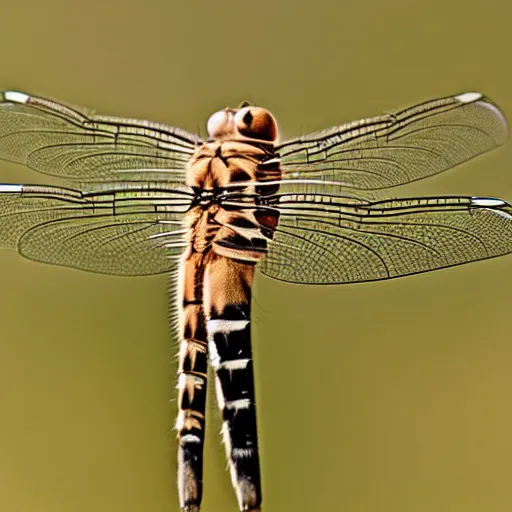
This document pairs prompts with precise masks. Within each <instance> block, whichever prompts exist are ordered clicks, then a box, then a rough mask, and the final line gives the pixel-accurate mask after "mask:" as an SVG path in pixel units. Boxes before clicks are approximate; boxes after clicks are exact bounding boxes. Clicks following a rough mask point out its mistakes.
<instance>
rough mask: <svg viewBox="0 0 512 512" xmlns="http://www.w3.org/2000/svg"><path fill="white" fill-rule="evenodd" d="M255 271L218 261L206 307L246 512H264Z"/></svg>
mask: <svg viewBox="0 0 512 512" xmlns="http://www.w3.org/2000/svg"><path fill="white" fill-rule="evenodd" d="M253 276H254V265H252V264H248V263H242V262H236V261H233V260H231V259H229V258H225V257H223V256H218V255H212V260H211V263H210V264H208V265H207V266H206V269H205V279H204V306H205V313H206V318H207V323H206V326H207V333H208V349H209V357H210V363H211V365H212V367H213V369H214V371H215V387H216V392H217V401H218V404H219V408H220V409H221V412H222V421H223V424H222V435H223V440H224V444H225V448H226V455H227V457H228V462H229V467H230V472H231V479H232V483H233V487H234V488H235V491H236V495H237V498H238V504H239V508H240V510H253V511H256V510H259V508H260V505H261V483H260V469H259V455H258V437H257V425H256V401H255V392H254V375H253V362H252V349H251V325H250V300H251V285H252V279H253Z"/></svg>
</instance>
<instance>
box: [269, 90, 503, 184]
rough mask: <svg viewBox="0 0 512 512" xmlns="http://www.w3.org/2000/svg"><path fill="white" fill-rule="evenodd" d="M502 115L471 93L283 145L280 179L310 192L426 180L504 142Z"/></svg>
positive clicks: (279, 150) (417, 106) (311, 135)
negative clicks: (306, 183) (309, 184)
mask: <svg viewBox="0 0 512 512" xmlns="http://www.w3.org/2000/svg"><path fill="white" fill-rule="evenodd" d="M507 130H508V129H507V123H506V120H505V117H504V115H503V113H502V112H501V111H500V110H499V109H498V107H497V106H496V105H494V104H493V103H492V102H491V101H490V100H489V99H487V98H485V97H484V96H482V95H481V94H479V93H465V94H459V95H457V96H450V97H447V98H441V99H436V100H432V101H427V102H424V103H420V104H418V105H415V106H413V107H410V108H406V109H403V110H397V111H394V112H390V113H386V114H383V115H381V116H377V117H372V118H368V119H361V120H360V121H355V122H352V123H348V124H344V125H341V126H338V127H334V128H331V129H328V130H323V131H319V132H315V133H312V134H310V135H305V136H303V137H298V138H296V139H292V140H289V141H286V142H284V143H282V144H280V145H278V147H277V151H278V153H279V154H280V156H281V169H282V172H283V179H287V180H297V179H299V180H305V179H307V180H311V181H314V180H316V181H317V182H318V187H317V191H319V192H320V191H322V190H327V189H330V190H334V188H333V187H335V186H337V187H341V188H346V189H349V190H380V189H386V188H389V187H394V186H397V185H403V184H405V183H409V182H412V181H415V180H419V179H422V178H426V177H428V176H432V175H434V174H437V173H439V172H442V171H444V170H446V169H449V168H451V167H453V166H455V165H457V164H460V163H462V162H464V161H466V160H469V159H470V158H473V157H474V156H476V155H479V154H481V153H484V152H486V151H489V150H491V149H493V148H495V147H496V146H499V145H500V144H503V143H504V142H505V140H506V138H507Z"/></svg>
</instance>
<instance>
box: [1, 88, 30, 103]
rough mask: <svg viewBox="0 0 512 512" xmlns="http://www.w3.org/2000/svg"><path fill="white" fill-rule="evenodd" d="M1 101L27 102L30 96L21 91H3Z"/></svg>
mask: <svg viewBox="0 0 512 512" xmlns="http://www.w3.org/2000/svg"><path fill="white" fill-rule="evenodd" d="M2 96H3V101H4V102H10V103H28V102H29V100H30V96H29V95H28V94H26V93H24V92H21V91H3V93H2Z"/></svg>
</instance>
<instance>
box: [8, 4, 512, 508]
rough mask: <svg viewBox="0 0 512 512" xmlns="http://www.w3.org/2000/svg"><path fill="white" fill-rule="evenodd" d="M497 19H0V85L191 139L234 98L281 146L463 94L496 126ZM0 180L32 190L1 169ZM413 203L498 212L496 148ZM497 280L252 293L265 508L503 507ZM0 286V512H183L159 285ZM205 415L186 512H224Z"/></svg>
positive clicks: (463, 276)
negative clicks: (266, 114)
mask: <svg viewBox="0 0 512 512" xmlns="http://www.w3.org/2000/svg"><path fill="white" fill-rule="evenodd" d="M511 20H512V6H511V4H510V1H509V0H494V1H493V0H486V1H484V2H478V3H477V2H469V1H468V0H452V1H450V0H432V1H429V2H422V3H418V2H412V1H410V0H387V1H386V2H382V1H377V0H369V1H364V2H358V1H355V0H352V1H340V0H333V1H328V0H315V1H311V2H297V1H294V0H287V1H286V2H278V1H271V0H263V1H258V2H249V1H240V0H236V1H235V0H233V1H219V2H208V1H205V2H199V1H190V2H188V1H185V0H182V1H180V2H177V1H171V0H144V1H140V2H137V1H135V0H122V1H121V0H115V1H111V2H105V1H101V2H100V1H99V0H95V1H94V0H93V1H87V2H85V1H69V0H67V1H65V0H60V1H59V0H46V1H45V2H38V1H36V0H25V1H24V2H13V1H11V2H3V3H2V8H1V27H2V28H1V31H0V48H1V51H0V88H2V89H4V88H17V89H21V90H25V91H27V92H32V93H34V94H40V95H46V96H50V97H54V98H58V99H60V100H62V101H67V102H70V103H73V104H77V105H84V106H89V107H92V108H94V109H96V110H97V111H100V112H101V113H106V114H112V115H125V116H131V117H138V118H147V119H153V120H158V121H161V122H166V123H169V124H173V125H176V126H181V127H183V128H185V129H188V130H190V131H196V130H198V129H201V130H203V133H204V128H203V127H204V123H205V121H206V118H207V116H208V115H209V114H210V113H211V112H212V111H214V110H216V109H218V108H223V107H225V106H226V105H232V106H236V105H237V104H238V103H239V102H240V101H241V100H244V99H248V100H250V101H252V102H255V103H258V104H260V105H262V106H265V107H267V108H269V109H270V110H272V111H273V112H274V114H275V115H276V116H277V119H278V121H279V122H280V127H281V133H282V134H283V136H295V135H298V134H300V133H304V132H307V131H311V130H314V129H319V128H322V127H326V126H330V125H333V124H338V123H340V122H343V121H349V120H352V119H358V118H360V117H364V116H368V115H373V114H378V113H380V112H382V111H384V110H386V109H392V108H395V107H399V106H405V105H408V104H411V103H414V102H417V101H421V100H424V99H427V98H431V97H436V96H442V95H447V94H452V93H460V92H463V91H473V90H477V91H482V92H484V93H486V94H487V95H489V96H490V97H491V98H492V99H494V101H496V102H497V103H498V104H499V105H500V106H501V107H502V108H503V109H504V111H505V113H506V114H507V115H508V117H509V118H510V119H512V64H511V62H512V60H511V51H512V48H511V38H510V30H511ZM0 181H3V182H23V181H24V182H45V181H48V180H47V179H46V178H45V177H41V176H36V175H33V174H31V173H30V172H28V171H23V170H22V169H21V168H19V167H16V166H14V165H6V164H2V165H1V167H0ZM412 192H414V193H417V194H434V193H462V194H475V195H496V196H499V197H503V198H505V199H509V200H512V147H511V146H508V147H504V148H501V149H499V150H497V151H495V152H494V154H488V155H486V156H483V157H480V158H477V159H476V160H474V161H473V162H471V163H469V164H467V165H464V166H462V167H459V168H458V169H456V170H453V171H451V172H449V173H446V174H445V175H442V176H438V177H437V178H432V179H430V180H428V181H426V182H424V183H418V184H416V185H414V186H413V187H409V188H408V189H406V190H405V191H404V192H403V193H412ZM395 194H396V195H401V194H402V191H397V192H395ZM511 271H512V256H510V257H508V258H507V257H504V258H501V259H498V260H493V261H487V262H481V263H474V264H471V265H467V266H465V267H458V268H454V269H449V270H444V271H439V272H435V273H431V274H424V275H420V276H416V277H411V278H405V279H400V280H395V281H390V282H382V283H376V284H365V285H348V286H338V287H301V286H297V285H286V284H284V283H279V282H274V281H272V280H270V279H268V278H264V277H262V276H258V279H257V282H256V285H255V301H254V325H253V327H254V329H253V332H254V336H253V337H254V344H255V348H254V352H255V357H256V358H257V362H256V376H257V398H258V406H259V410H258V412H259V430H260V436H261V438H260V439H261V457H262V471H263V487H264V489H263V490H264V510H265V511H266V512H286V511H294V512H303V511H304V512H306V511H307V512H310V511H316V510H318V511H320V510H321V511H327V510H328V511H348V512H356V511H357V512H375V511H379V512H387V511H390V512H391V511H392V512H411V511H414V512H434V511H435V512H458V511H464V512H477V511H478V512H508V511H509V510H511V509H512V485H511V472H512V467H511V460H512V440H511V432H512V403H511V402H512V401H511V393H512V359H511V356H512V339H511V336H510V333H511V325H512V310H511V306H512V276H511ZM0 279H1V281H0V283H1V286H0V510H6V511H9V512H46V511H48V512H92V511H94V512H165V511H177V509H178V506H177V496H176V491H175V485H174V481H175V474H174V471H175V446H174V432H173V431H172V424H173V421H174V413H175V409H176V402H175V401H174V372H175V369H176V363H175V354H176V351H177V345H176V340H175V339H173V338H171V337H169V335H168V332H167V306H166V284H167V283H166V279H165V277H155V278H145V279H143V278H113V277H104V276H99V275H94V274H87V273H81V272H78V271H74V270H70V269H62V268H57V267H50V266H45V265H42V264H37V263H32V262H29V261H26V260H23V259H22V258H21V257H18V256H17V255H16V254H12V253H5V252H2V253H1V254H0ZM210 404H211V405H210V409H209V417H208V419H209V430H208V435H207V442H206V450H205V489H204V490H205V498H204V507H203V509H204V512H221V511H222V512H229V511H235V510H237V507H236V501H235V498H234V495H233V492H232V490H231V485H230V481H229V476H228V473H227V472H226V471H225V466H226V465H225V461H224V454H223V448H222V446H221V443H220V438H219V429H220V422H219V417H218V414H217V411H216V409H215V408H214V405H213V398H211V400H210Z"/></svg>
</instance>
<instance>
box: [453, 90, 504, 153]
mask: <svg viewBox="0 0 512 512" xmlns="http://www.w3.org/2000/svg"><path fill="white" fill-rule="evenodd" d="M455 99H456V100H458V101H459V102H461V103H475V104H477V105H479V106H480V107H482V108H484V109H487V110H488V111H490V113H491V114H492V115H494V116H495V117H496V119H497V120H498V121H499V122H500V124H501V127H502V128H503V131H504V134H503V135H504V136H503V137H500V139H499V140H497V141H496V142H497V144H503V143H505V141H506V139H507V136H508V123H507V119H506V118H505V114H504V113H503V112H502V111H501V109H500V108H499V107H498V106H497V105H495V104H494V103H493V102H492V101H491V100H490V99H489V98H487V97H486V96H484V95H483V94H482V93H480V92H464V93H462V94H458V95H457V96H455Z"/></svg>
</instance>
